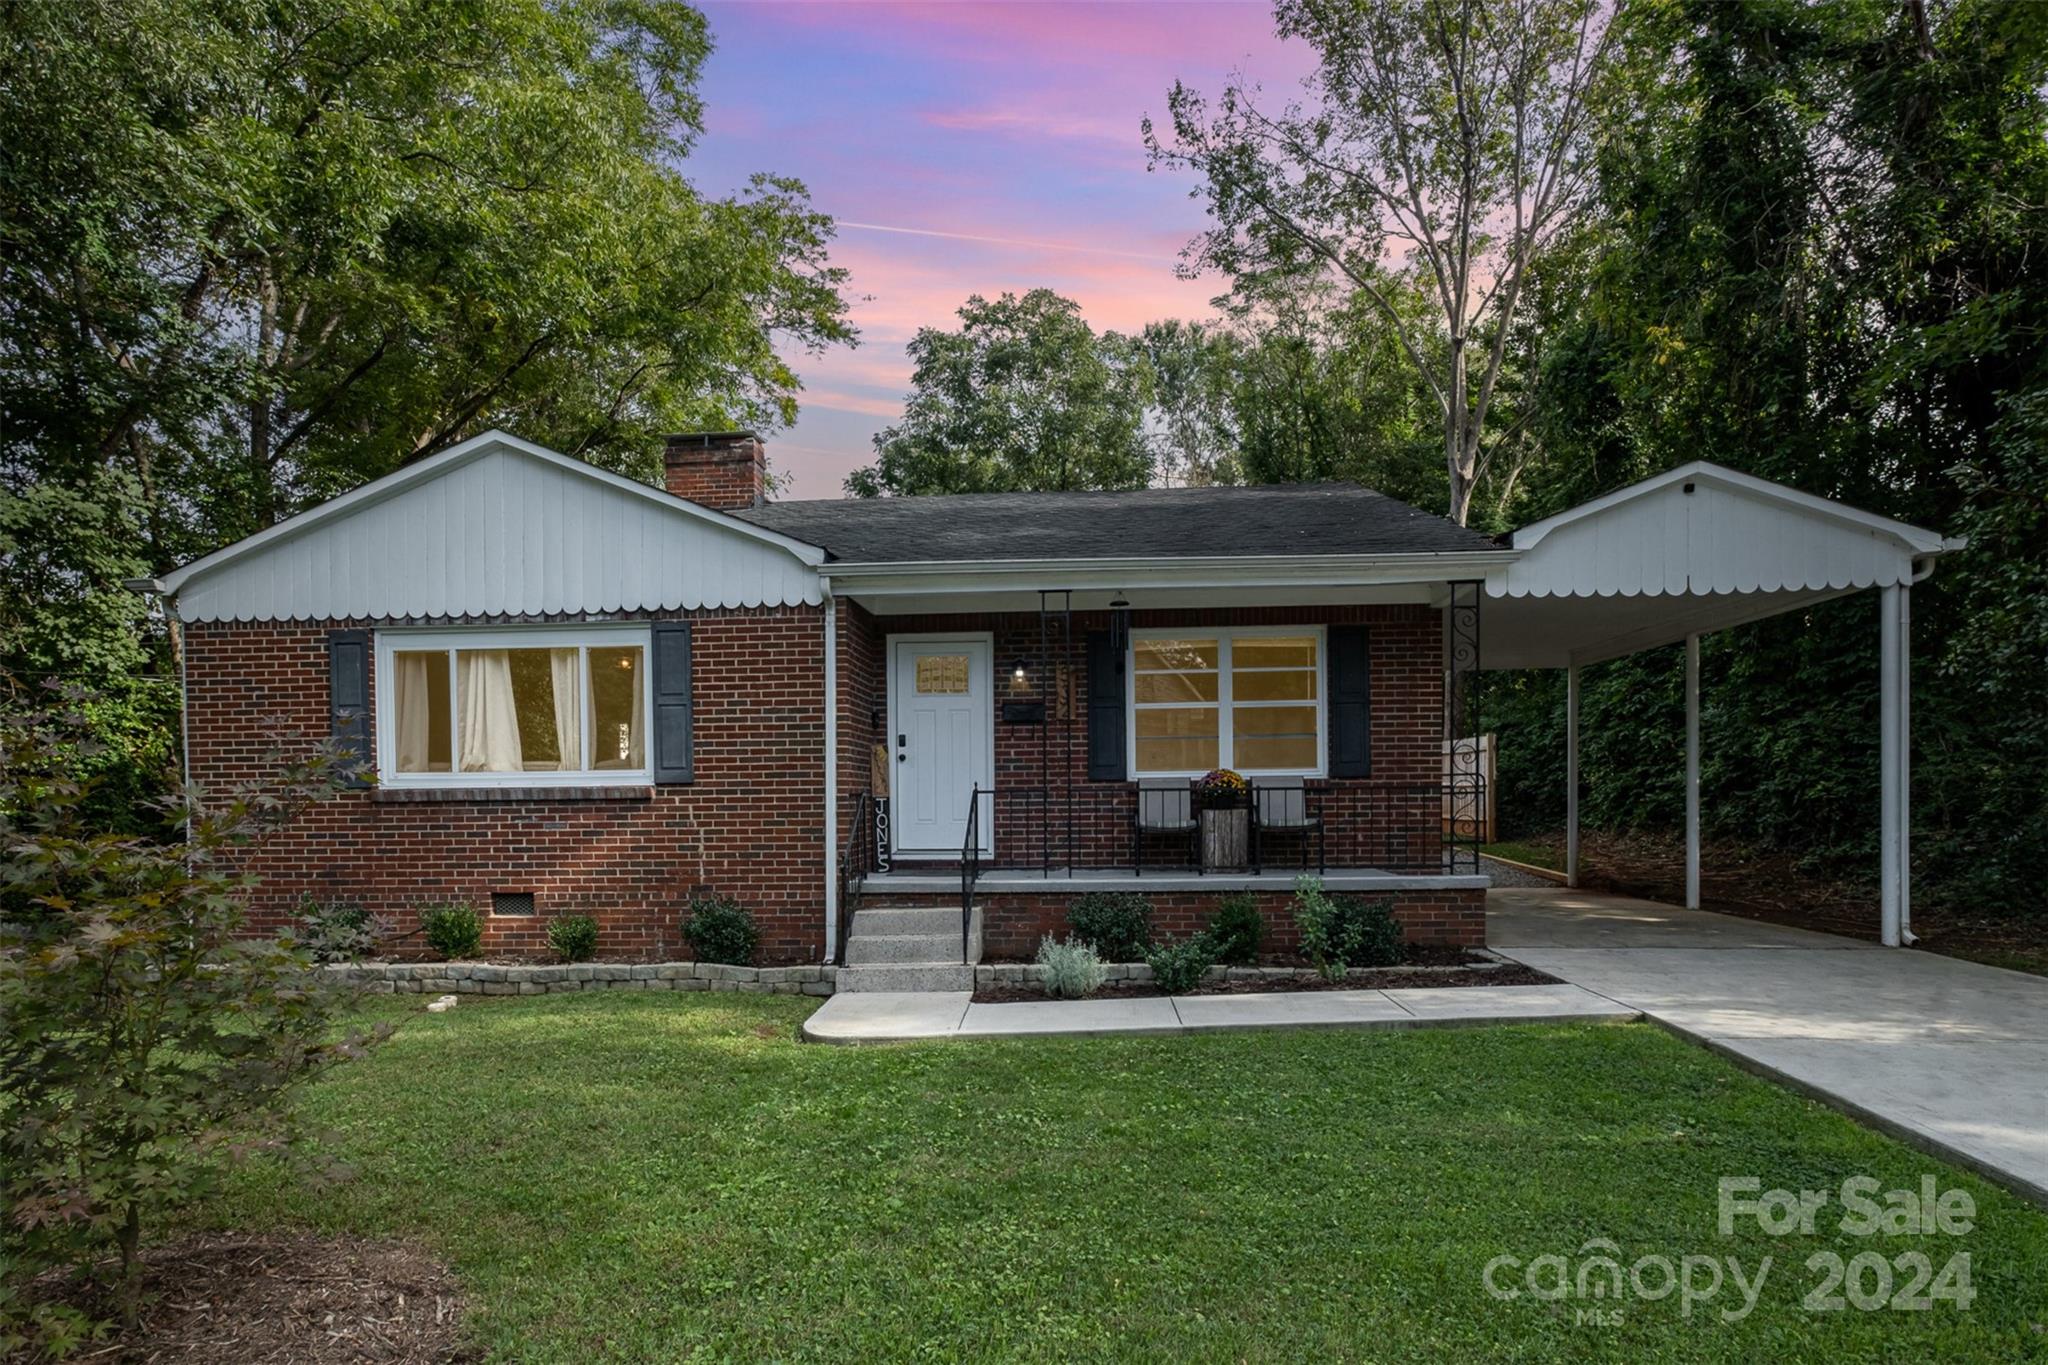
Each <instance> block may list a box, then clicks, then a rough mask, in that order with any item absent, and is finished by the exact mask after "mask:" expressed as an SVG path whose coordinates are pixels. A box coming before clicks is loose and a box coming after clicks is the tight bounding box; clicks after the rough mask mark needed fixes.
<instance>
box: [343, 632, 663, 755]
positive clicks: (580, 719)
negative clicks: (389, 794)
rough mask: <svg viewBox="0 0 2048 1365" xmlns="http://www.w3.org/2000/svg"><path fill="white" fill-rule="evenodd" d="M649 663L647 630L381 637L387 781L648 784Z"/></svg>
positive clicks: (380, 705)
mask: <svg viewBox="0 0 2048 1365" xmlns="http://www.w3.org/2000/svg"><path fill="white" fill-rule="evenodd" d="M647 667H648V653H647V631H646V630H645V629H626V630H620V629H604V628H586V629H576V630H534V631H502V630H501V631H482V630H478V631H447V632H441V633H437V634H432V635H428V634H423V633H421V634H415V633H409V632H407V633H401V632H380V633H379V635H378V639H377V669H378V671H377V677H378V687H377V733H378V736H379V739H378V748H379V768H380V771H381V773H382V777H383V781H384V782H385V783H386V784H388V785H395V786H457V785H474V786H491V785H577V784H588V783H616V782H632V781H644V780H646V779H647V777H648V764H647V707H648V696H647V694H648V687H647Z"/></svg>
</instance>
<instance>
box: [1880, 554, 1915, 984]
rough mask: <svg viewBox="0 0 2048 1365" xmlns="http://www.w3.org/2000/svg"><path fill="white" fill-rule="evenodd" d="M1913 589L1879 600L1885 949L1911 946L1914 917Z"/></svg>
mask: <svg viewBox="0 0 2048 1365" xmlns="http://www.w3.org/2000/svg"><path fill="white" fill-rule="evenodd" d="M1909 591H1910V590H1909V589H1908V588H1907V587H1905V586H1904V585H1903V584H1898V583H1892V584H1887V585H1886V587H1885V589H1884V591H1883V593H1882V594H1881V595H1880V597H1879V600H1878V612H1879V616H1878V642H1877V648H1878V664H1877V667H1878V674H1877V676H1878V728H1879V742H1878V774H1879V776H1878V783H1879V793H1880V796H1879V803H1878V845H1879V850H1880V868H1881V871H1880V885H1881V888H1882V892H1881V898H1880V906H1881V911H1880V927H1881V932H1882V937H1883V939H1884V944H1885V946H1886V947H1887V948H1897V947H1899V946H1900V945H1902V944H1904V943H1908V942H1911V938H1910V937H1909V931H1908V930H1907V928H1906V916H1907V915H1908V914H1909V913H1910V905H1911V902H1910V900H1909V891H1908V883H1909V881H1910V879H1911V874H1910V870H1909V868H1908V866H1907V862H1906V859H1907V854H1908V851H1909V849H1908V835H1907V827H1908V824H1909V822H1910V818H1911V812H1910V810H1909V809H1908V803H1907V787H1908V785H1909V780H1910V768H1911V763H1910V760H1909V758H1908V755H1907V740H1908V737H1909V733H1910V731H1909V724H1910V719H1909V717H1910V711H1911V702H1910V701H1909V699H1908V696H1909V694H1908V686H1909V681H1910V675H1909V674H1908V672H1907V668H1908V665H1907V653H1908V638H1907V637H1908V625H1907V621H1908V618H1907V614H1906V613H1907V603H1908V593H1909Z"/></svg>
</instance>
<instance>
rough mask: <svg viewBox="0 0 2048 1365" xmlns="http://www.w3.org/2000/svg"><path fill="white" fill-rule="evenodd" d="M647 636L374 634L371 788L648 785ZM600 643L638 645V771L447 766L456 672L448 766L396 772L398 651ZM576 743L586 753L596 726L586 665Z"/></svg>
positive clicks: (611, 627) (513, 630)
mask: <svg viewBox="0 0 2048 1365" xmlns="http://www.w3.org/2000/svg"><path fill="white" fill-rule="evenodd" d="M652 635H653V632H652V631H651V630H650V629H649V628H648V626H647V625H646V624H644V623H604V624H592V625H577V626H504V627H493V628H489V629H485V628H480V627H476V628H464V627H459V626H458V627H454V628H451V629H440V630H406V629H391V630H379V631H377V632H376V635H375V644H376V650H375V657H376V669H377V681H376V687H375V692H374V694H373V696H372V697H371V708H370V723H371V727H372V729H373V730H374V731H375V734H376V740H377V745H376V748H377V785H378V786H379V787H383V788H388V789H390V790H393V791H416V790H420V789H425V790H429V791H452V790H457V789H463V790H469V789H476V790H489V789H491V788H494V787H647V786H652V785H653V784H654V770H653V766H652V758H653V746H654V687H653V685H652V678H653V675H652V671H651V670H652V669H653V667H654V650H653V647H652ZM607 644H612V645H626V644H634V645H638V646H640V666H641V668H642V669H643V670H648V672H647V673H646V681H645V682H644V683H643V685H642V687H641V689H640V736H641V739H640V746H641V754H642V756H643V758H645V759H647V760H648V762H647V763H646V764H644V765H643V766H641V767H639V768H587V769H580V770H578V771H576V772H567V773H563V772H548V771H545V770H542V771H534V772H516V773H467V772H461V771H459V770H457V769H455V768H454V767H453V766H452V765H453V764H455V763H459V762H460V756H461V745H462V737H461V724H460V717H461V713H462V703H461V699H460V697H459V695H458V687H457V683H456V677H455V672H454V670H453V668H452V666H451V668H450V672H449V676H448V707H449V712H450V714H449V721H448V724H449V732H448V745H449V761H450V764H451V768H450V770H449V771H447V772H424V773H402V772H400V771H398V726H397V724H396V718H395V716H394V714H393V710H392V708H393V707H394V706H395V705H396V704H397V700H398V694H397V691H396V686H395V682H394V675H393V669H392V659H391V656H392V655H393V654H394V653H397V652H399V651H402V650H464V649H558V648H567V647H569V646H571V645H577V646H592V647H598V648H602V647H604V646H605V645H607ZM581 687H582V690H583V693H584V695H583V745H584V750H585V752H586V753H588V752H593V751H594V749H595V745H596V736H595V735H594V734H593V733H592V732H591V729H592V726H593V724H594V723H595V712H594V710H593V709H592V706H591V701H590V697H589V693H588V688H589V678H588V666H587V665H586V666H585V675H584V677H583V679H582V683H581Z"/></svg>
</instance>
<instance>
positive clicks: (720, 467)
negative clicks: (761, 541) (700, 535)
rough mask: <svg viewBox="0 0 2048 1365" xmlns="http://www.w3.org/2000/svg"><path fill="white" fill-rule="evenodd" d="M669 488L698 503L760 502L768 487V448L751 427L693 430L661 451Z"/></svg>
mask: <svg viewBox="0 0 2048 1365" xmlns="http://www.w3.org/2000/svg"><path fill="white" fill-rule="evenodd" d="M662 468H663V473H664V475H665V482H666V483H667V484H668V491H669V492H671V493H673V494H675V495H676V496H677V497H679V498H688V499H689V500H690V501H691V502H694V503H696V504H697V505H698V506H699V507H709V508H711V509H712V510H713V511H717V512H736V511H738V510H740V509H741V508H744V507H759V506H760V505H761V504H762V503H763V502H764V501H766V496H767V490H768V451H767V448H766V447H765V446H763V445H762V444H761V438H760V437H758V436H756V435H755V434H754V433H753V432H751V431H692V432H685V433H683V434H682V435H679V436H671V437H669V438H668V444H667V446H666V448H665V449H664V450H663V451H662Z"/></svg>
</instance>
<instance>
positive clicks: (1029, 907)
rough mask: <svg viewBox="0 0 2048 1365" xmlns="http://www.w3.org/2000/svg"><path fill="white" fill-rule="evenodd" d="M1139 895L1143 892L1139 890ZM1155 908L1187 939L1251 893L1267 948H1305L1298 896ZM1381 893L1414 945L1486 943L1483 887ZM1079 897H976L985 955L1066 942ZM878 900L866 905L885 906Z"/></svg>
mask: <svg viewBox="0 0 2048 1365" xmlns="http://www.w3.org/2000/svg"><path fill="white" fill-rule="evenodd" d="M1132 889H1133V890H1136V889H1137V888H1135V887H1134V888H1132ZM1139 894H1141V895H1143V896H1144V897H1145V899H1146V900H1147V901H1149V902H1150V903H1151V906H1152V936H1153V938H1154V939H1162V938H1187V937H1189V936H1191V935H1193V934H1198V933H1200V932H1201V931H1202V930H1204V929H1207V928H1208V927H1209V922H1210V921H1211V920H1213V919H1214V918H1215V917H1216V911H1217V909H1218V907H1219V906H1221V904H1222V902H1223V899H1224V897H1226V896H1229V895H1233V894H1249V895H1251V897H1252V899H1253V900H1254V901H1255V902H1257V904H1258V907H1259V914H1260V916H1261V918H1263V919H1264V920H1265V922H1266V937H1265V942H1264V944H1263V946H1262V947H1261V949H1260V951H1261V952H1262V953H1271V954H1275V955H1279V956H1286V955H1289V954H1292V953H1294V952H1295V951H1296V950H1297V949H1299V947H1300V946H1301V936H1300V934H1298V933H1297V932H1296V931H1295V927H1294V915H1293V909H1292V903H1293V900H1294V893H1293V892H1291V891H1259V892H1249V893H1233V892H1229V891H1159V892H1142V891H1141V892H1139ZM1336 894H1338V895H1347V896H1360V897H1362V898H1364V899H1367V900H1373V899H1378V898H1379V897H1377V896H1375V895H1374V894H1373V893H1371V892H1361V891H1341V892H1337V893H1336ZM1380 895H1383V896H1385V897H1386V898H1388V899H1391V900H1392V901H1393V903H1394V907H1393V908H1394V918H1395V920H1396V921H1398V922H1399V924H1400V925H1401V931H1402V937H1403V938H1405V939H1406V940H1407V941H1408V942H1410V943H1429V944H1440V945H1443V946H1446V947H1457V948H1480V947H1484V946H1485V944H1486V892H1485V891H1484V890H1483V889H1479V888H1470V889H1462V888H1461V889H1444V890H1430V891H1388V892H1382V893H1380ZM1076 899H1077V896H1076V895H1075V893H1073V892H1050V891H1048V892H1022V891H995V892H983V893H979V894H977V895H976V896H975V902H976V904H978V905H980V906H981V907H982V955H983V957H984V958H986V959H999V958H1029V957H1031V956H1032V955H1033V954H1034V953H1036V952H1037V951H1038V941H1039V939H1041V938H1043V937H1044V936H1045V935H1047V934H1051V935H1053V936H1054V937H1056V938H1064V937H1066V934H1067V910H1068V908H1069V907H1070V906H1072V905H1073V903H1074V901H1075V900H1076ZM886 900H887V903H888V904H890V905H953V906H957V905H959V904H960V898H959V897H958V896H957V895H955V896H950V897H949V896H946V895H943V894H930V893H917V894H907V895H894V894H892V895H889V896H888V897H887V898H886ZM883 901H884V898H883V897H881V896H879V895H872V896H869V897H868V898H867V901H866V903H867V904H870V905H879V904H882V903H883Z"/></svg>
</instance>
